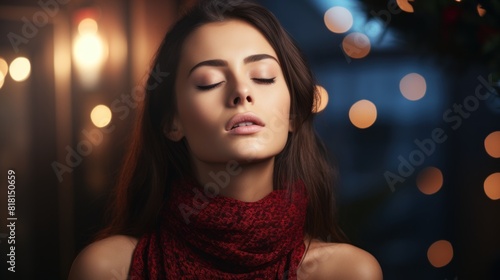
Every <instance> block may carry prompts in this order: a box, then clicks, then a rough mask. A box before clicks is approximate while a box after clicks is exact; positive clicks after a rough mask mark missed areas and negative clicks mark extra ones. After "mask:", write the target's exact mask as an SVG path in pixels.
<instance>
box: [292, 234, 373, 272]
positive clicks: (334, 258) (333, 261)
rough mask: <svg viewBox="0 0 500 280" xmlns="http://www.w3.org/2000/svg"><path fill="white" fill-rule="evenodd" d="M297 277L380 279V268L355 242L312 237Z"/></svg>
mask: <svg viewBox="0 0 500 280" xmlns="http://www.w3.org/2000/svg"><path fill="white" fill-rule="evenodd" d="M297 277H298V279H304V280H305V279H311V280H320V279H356V280H380V279H382V269H381V268H380V265H379V263H378V261H377V260H376V259H375V257H373V256H372V255H371V254H370V253H368V252H367V251H365V250H362V249H360V248H358V247H356V246H353V245H350V244H345V243H325V242H321V241H318V240H313V241H312V242H311V246H310V247H309V250H308V251H307V252H306V254H305V255H304V259H303V261H302V264H301V266H300V267H299V269H298V271H297Z"/></svg>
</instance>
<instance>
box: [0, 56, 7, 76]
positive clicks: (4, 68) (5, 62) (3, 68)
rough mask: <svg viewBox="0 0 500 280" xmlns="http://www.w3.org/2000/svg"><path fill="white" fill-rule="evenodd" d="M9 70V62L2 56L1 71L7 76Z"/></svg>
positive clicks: (0, 60) (0, 61)
mask: <svg viewBox="0 0 500 280" xmlns="http://www.w3.org/2000/svg"><path fill="white" fill-rule="evenodd" d="M8 72H9V64H8V63H7V61H5V59H3V58H1V57H0V73H2V74H3V76H4V77H7V73H8Z"/></svg>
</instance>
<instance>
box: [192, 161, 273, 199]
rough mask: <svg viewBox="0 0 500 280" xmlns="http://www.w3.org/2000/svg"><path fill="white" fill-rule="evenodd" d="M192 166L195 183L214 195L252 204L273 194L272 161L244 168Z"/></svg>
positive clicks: (231, 164)
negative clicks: (216, 192)
mask: <svg viewBox="0 0 500 280" xmlns="http://www.w3.org/2000/svg"><path fill="white" fill-rule="evenodd" d="M193 163H194V167H195V175H196V178H197V180H198V182H199V183H201V184H202V185H203V186H208V185H210V186H211V189H217V191H218V195H221V196H226V197H231V198H234V199H237V200H240V201H244V202H254V201H257V200H260V199H262V198H264V197H265V196H266V195H268V194H269V193H271V192H272V191H273V174H274V157H272V158H270V159H266V160H262V161H259V162H252V163H246V164H241V163H238V162H236V161H229V162H227V163H225V164H213V163H207V162H202V161H200V160H197V159H194V160H193Z"/></svg>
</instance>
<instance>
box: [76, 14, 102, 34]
mask: <svg viewBox="0 0 500 280" xmlns="http://www.w3.org/2000/svg"><path fill="white" fill-rule="evenodd" d="M97 29H98V26H97V22H96V21H95V20H94V19H92V18H85V19H83V20H82V21H80V23H79V24H78V33H80V34H81V35H83V34H85V33H93V34H96V33H97Z"/></svg>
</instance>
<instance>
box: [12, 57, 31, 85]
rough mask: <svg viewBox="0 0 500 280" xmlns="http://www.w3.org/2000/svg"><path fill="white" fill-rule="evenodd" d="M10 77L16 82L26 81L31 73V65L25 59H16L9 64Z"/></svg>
mask: <svg viewBox="0 0 500 280" xmlns="http://www.w3.org/2000/svg"><path fill="white" fill-rule="evenodd" d="M9 72H10V77H11V78H12V79H13V80H14V81H16V82H22V81H24V80H26V79H27V78H28V77H29V75H30V73H31V64H30V61H29V60H28V59H27V58H26V57H18V58H16V59H14V60H13V61H12V62H11V63H10V67H9Z"/></svg>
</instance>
